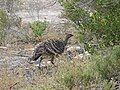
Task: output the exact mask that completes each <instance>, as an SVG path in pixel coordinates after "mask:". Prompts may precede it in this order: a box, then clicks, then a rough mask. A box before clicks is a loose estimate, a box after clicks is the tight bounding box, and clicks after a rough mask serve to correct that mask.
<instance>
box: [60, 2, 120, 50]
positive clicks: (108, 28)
mask: <svg viewBox="0 0 120 90" xmlns="http://www.w3.org/2000/svg"><path fill="white" fill-rule="evenodd" d="M84 1H85V2H87V1H88V2H89V0H84ZM84 1H83V2H82V0H69V1H66V0H59V2H60V3H61V5H62V6H63V7H64V8H65V10H64V15H65V17H66V18H68V19H70V20H71V21H73V22H74V23H75V25H76V26H77V27H76V28H77V30H78V33H77V35H79V38H80V39H79V40H80V42H83V43H84V44H85V45H86V49H87V50H90V51H91V52H94V50H93V49H91V48H92V47H93V46H92V45H93V44H98V48H101V47H104V46H114V45H119V44H120V39H119V38H120V33H119V32H120V17H119V16H120V13H119V12H120V10H119V8H120V5H119V4H120V1H119V0H114V1H113V0H96V1H94V2H92V3H85V2H84Z"/></svg>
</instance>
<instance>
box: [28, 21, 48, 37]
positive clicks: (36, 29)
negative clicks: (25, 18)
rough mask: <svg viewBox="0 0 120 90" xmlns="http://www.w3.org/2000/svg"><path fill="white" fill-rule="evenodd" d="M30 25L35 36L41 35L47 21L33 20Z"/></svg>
mask: <svg viewBox="0 0 120 90" xmlns="http://www.w3.org/2000/svg"><path fill="white" fill-rule="evenodd" d="M30 27H31V28H32V30H33V34H34V36H35V37H41V36H42V34H43V32H44V31H45V29H46V28H47V23H46V22H40V21H35V22H33V23H32V24H31V25H30Z"/></svg>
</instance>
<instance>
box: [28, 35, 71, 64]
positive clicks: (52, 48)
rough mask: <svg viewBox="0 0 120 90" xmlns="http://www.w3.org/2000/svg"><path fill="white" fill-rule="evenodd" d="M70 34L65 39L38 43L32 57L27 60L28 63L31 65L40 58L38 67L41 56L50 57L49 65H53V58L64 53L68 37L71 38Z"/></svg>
mask: <svg viewBox="0 0 120 90" xmlns="http://www.w3.org/2000/svg"><path fill="white" fill-rule="evenodd" d="M72 36H73V35H72V34H67V35H66V37H65V39H64V40H63V39H48V40H45V41H43V42H40V43H39V44H38V45H37V46H36V48H35V50H34V53H33V55H32V57H31V58H29V63H30V64H32V61H36V60H37V59H38V58H40V62H39V65H40V63H41V61H42V59H43V58H42V56H50V57H51V59H50V61H51V63H52V64H53V65H54V62H53V61H54V56H55V55H59V54H62V53H63V52H64V49H65V46H66V45H67V42H68V40H69V38H70V37H72Z"/></svg>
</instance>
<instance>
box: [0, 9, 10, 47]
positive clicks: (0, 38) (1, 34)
mask: <svg viewBox="0 0 120 90" xmlns="http://www.w3.org/2000/svg"><path fill="white" fill-rule="evenodd" d="M8 23H9V18H8V17H7V14H6V12H5V11H4V10H2V9H0V45H1V44H4V42H5V37H6V31H5V28H6V27H7V25H8Z"/></svg>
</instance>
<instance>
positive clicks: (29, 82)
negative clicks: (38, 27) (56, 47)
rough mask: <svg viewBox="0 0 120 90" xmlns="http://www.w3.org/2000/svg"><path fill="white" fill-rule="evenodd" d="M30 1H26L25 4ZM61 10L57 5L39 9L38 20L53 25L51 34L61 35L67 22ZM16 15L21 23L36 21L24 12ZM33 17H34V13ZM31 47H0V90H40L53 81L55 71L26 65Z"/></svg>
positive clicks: (44, 0) (21, 45)
mask: <svg viewBox="0 0 120 90" xmlns="http://www.w3.org/2000/svg"><path fill="white" fill-rule="evenodd" d="M23 1H24V0H23ZM30 1H32V0H27V1H26V3H28V2H30ZM42 1H43V4H45V3H48V1H46V0H42ZM53 3H54V2H53ZM62 9H63V8H62V7H61V6H60V5H59V4H58V3H55V4H53V5H52V6H50V7H47V8H44V9H41V10H40V13H39V14H40V18H39V20H41V21H44V20H46V21H49V22H50V24H51V25H53V26H52V31H53V32H54V31H56V32H59V33H63V32H61V31H62V30H63V26H64V23H66V22H67V20H66V19H65V18H60V16H61V12H62ZM16 14H17V15H18V16H19V17H21V18H22V22H33V21H35V20H36V18H32V17H31V16H30V13H28V11H26V10H22V11H20V12H16ZM34 17H36V14H35V13H34ZM33 47H34V46H33V45H28V44H20V45H14V44H12V45H11V44H10V45H7V46H5V47H2V46H1V47H0V90H30V89H31V88H32V89H33V88H35V90H36V88H38V89H40V90H41V87H45V86H49V83H50V82H52V80H53V79H52V77H51V75H52V73H54V72H55V71H56V69H55V68H54V70H52V68H51V67H50V68H48V69H46V70H44V71H41V70H39V69H38V67H36V66H35V65H30V64H28V62H27V60H28V57H29V56H31V54H32V51H33ZM26 56H27V57H26ZM50 66H51V65H50ZM43 90H44V89H43ZM45 90H46V89H45Z"/></svg>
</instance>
